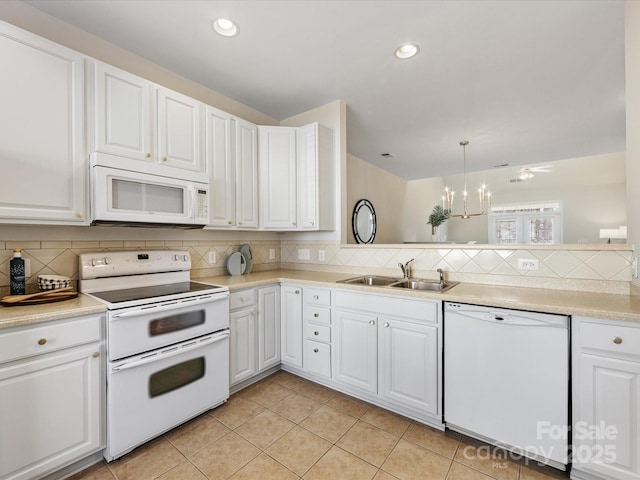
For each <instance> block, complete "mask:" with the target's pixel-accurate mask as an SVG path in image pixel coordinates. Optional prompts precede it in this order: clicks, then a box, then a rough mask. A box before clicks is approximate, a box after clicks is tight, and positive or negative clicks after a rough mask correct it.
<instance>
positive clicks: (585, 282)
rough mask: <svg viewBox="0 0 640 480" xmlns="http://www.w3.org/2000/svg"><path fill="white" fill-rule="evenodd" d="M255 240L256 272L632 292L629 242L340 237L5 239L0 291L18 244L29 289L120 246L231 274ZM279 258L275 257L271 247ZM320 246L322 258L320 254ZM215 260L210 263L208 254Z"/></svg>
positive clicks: (197, 270) (0, 246)
mask: <svg viewBox="0 0 640 480" xmlns="http://www.w3.org/2000/svg"><path fill="white" fill-rule="evenodd" d="M242 243H249V245H251V249H252V251H253V255H254V264H253V265H254V266H253V269H254V271H256V272H258V271H264V270H275V269H279V268H285V269H299V270H320V271H333V272H344V273H345V276H348V275H358V274H379V275H391V276H395V277H397V276H399V275H401V272H400V269H399V268H398V263H399V262H402V263H405V262H407V261H408V260H410V259H412V258H413V259H415V260H414V261H413V262H412V274H413V276H415V277H421V278H434V279H435V278H437V275H438V274H437V273H436V269H438V268H442V269H443V270H445V271H446V275H447V277H448V278H449V279H451V280H454V281H460V282H469V283H484V284H490V285H511V286H520V287H530V288H553V289H564V290H581V291H590V292H605V293H618V294H629V293H630V291H631V279H632V272H633V251H632V248H631V247H630V246H627V245H554V246H515V247H493V248H487V247H486V246H484V247H482V246H471V245H428V246H426V245H411V244H406V245H375V246H373V245H340V244H337V243H335V242H333V243H331V242H321V241H299V240H295V241H294V240H282V241H280V240H256V241H254V240H251V241H234V240H225V241H221V240H133V241H131V240H123V241H118V240H115V241H114V240H110V241H24V242H21V241H13V240H12V241H2V240H0V294H1V295H6V294H8V291H9V261H10V260H11V257H12V255H13V249H14V248H21V249H22V250H23V257H24V258H25V259H26V260H29V263H30V265H29V266H30V272H29V275H28V277H27V292H28V293H30V292H35V291H37V284H36V282H37V276H38V275H42V274H57V275H65V276H68V277H70V278H71V279H72V280H74V281H77V280H78V255H79V254H80V253H86V252H98V251H104V252H108V251H115V250H149V249H155V250H157V249H176V250H187V251H188V252H189V253H190V255H191V261H192V271H191V276H192V278H194V279H198V278H204V277H210V276H215V275H225V274H226V273H227V272H226V267H225V262H226V260H227V257H228V256H229V255H230V254H231V253H233V252H236V251H238V250H239V248H240V245H241V244H242ZM271 249H273V250H275V253H276V255H275V257H276V258H275V259H269V250H271ZM300 249H305V250H309V260H301V259H299V255H298V253H299V252H298V250H300ZM320 251H323V252H324V260H323V261H320V260H319V254H320ZM210 252H215V253H216V256H217V260H216V262H215V263H213V264H212V263H209V262H208V260H209V253H210ZM519 259H524V260H530V259H534V260H538V263H539V268H538V270H522V269H520V268H518V260H519Z"/></svg>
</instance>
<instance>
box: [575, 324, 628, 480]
mask: <svg viewBox="0 0 640 480" xmlns="http://www.w3.org/2000/svg"><path fill="white" fill-rule="evenodd" d="M572 322H573V323H572V337H573V338H572V349H573V367H572V368H573V372H572V378H573V383H572V385H573V392H572V394H573V430H572V433H573V458H572V462H573V466H572V474H571V476H572V477H576V478H592V477H591V476H593V475H595V476H597V477H601V478H605V479H615V480H638V479H640V327H638V326H633V324H631V323H624V324H622V323H621V322H613V321H608V320H600V319H594V318H586V317H576V316H574V317H573V319H572ZM583 473H584V474H586V475H583Z"/></svg>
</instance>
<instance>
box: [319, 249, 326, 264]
mask: <svg viewBox="0 0 640 480" xmlns="http://www.w3.org/2000/svg"><path fill="white" fill-rule="evenodd" d="M318 261H319V262H324V261H325V258H324V250H318Z"/></svg>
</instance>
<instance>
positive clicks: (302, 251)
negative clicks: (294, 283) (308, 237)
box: [298, 248, 311, 260]
mask: <svg viewBox="0 0 640 480" xmlns="http://www.w3.org/2000/svg"><path fill="white" fill-rule="evenodd" d="M298 260H311V252H310V251H309V249H308V248H299V249H298Z"/></svg>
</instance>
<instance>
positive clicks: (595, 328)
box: [579, 321, 640, 356]
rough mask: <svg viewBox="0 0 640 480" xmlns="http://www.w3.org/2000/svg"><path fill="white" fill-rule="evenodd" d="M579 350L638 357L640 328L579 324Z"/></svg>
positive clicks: (588, 323)
mask: <svg viewBox="0 0 640 480" xmlns="http://www.w3.org/2000/svg"><path fill="white" fill-rule="evenodd" d="M579 328H580V348H595V349H598V350H605V351H607V352H614V353H622V354H628V355H635V356H640V328H638V327H622V326H619V325H612V324H604V323H592V322H588V321H586V322H585V321H581V322H580V327H579Z"/></svg>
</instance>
